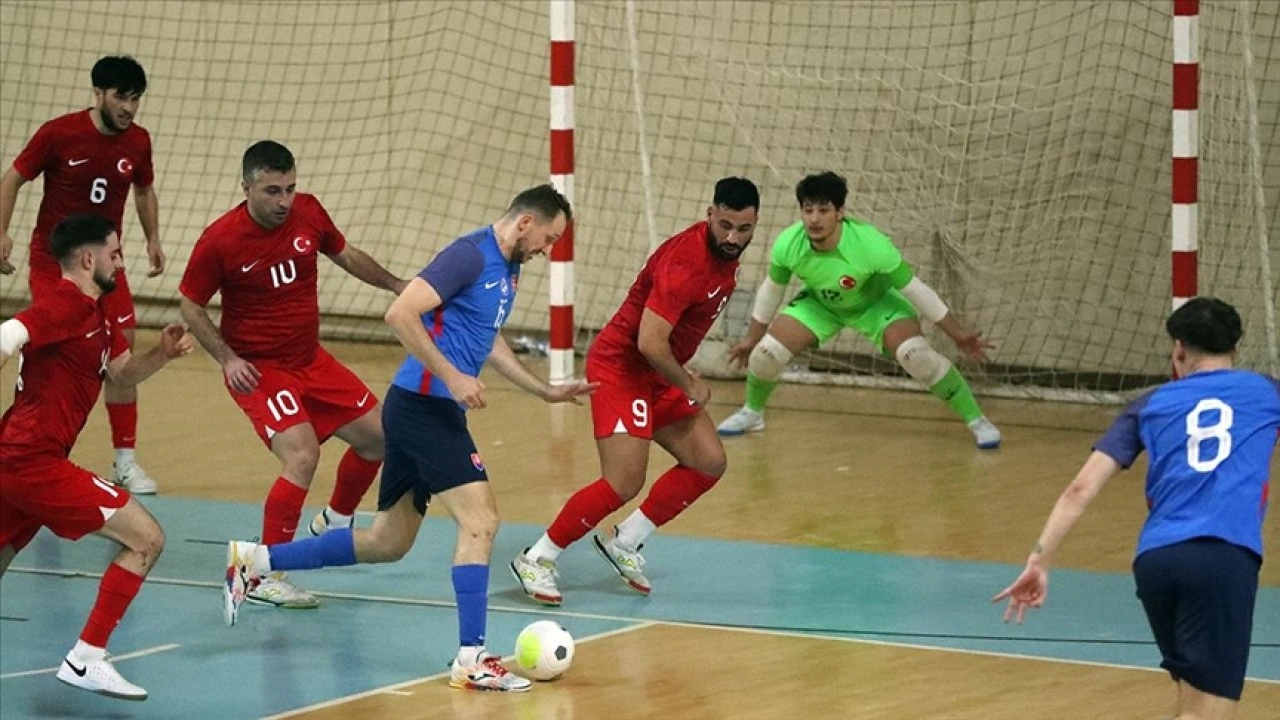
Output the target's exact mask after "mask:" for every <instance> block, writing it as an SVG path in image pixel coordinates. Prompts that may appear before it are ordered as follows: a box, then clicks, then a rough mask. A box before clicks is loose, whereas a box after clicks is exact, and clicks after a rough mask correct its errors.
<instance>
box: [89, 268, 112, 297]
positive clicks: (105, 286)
mask: <svg viewBox="0 0 1280 720" xmlns="http://www.w3.org/2000/svg"><path fill="white" fill-rule="evenodd" d="M93 284H95V285H97V286H98V289H99V290H101V291H102V294H103V295H105V294H107V293H109V292H111V291H112V290H115V289H116V274H115V271H114V270H113V271H112V272H111V274H110V275H107V276H106V277H102V276H101V275H99V274H98V273H97V272H96V271H95V272H94V273H93Z"/></svg>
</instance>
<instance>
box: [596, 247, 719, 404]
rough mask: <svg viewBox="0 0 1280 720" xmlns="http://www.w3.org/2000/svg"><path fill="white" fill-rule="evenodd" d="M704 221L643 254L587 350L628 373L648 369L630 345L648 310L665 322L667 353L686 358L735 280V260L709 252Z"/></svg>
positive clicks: (705, 334) (696, 344) (662, 380)
mask: <svg viewBox="0 0 1280 720" xmlns="http://www.w3.org/2000/svg"><path fill="white" fill-rule="evenodd" d="M710 232H711V228H710V226H708V225H707V223H706V222H705V221H704V222H700V223H697V224H695V225H693V226H691V227H688V228H686V229H685V230H683V231H681V232H680V233H679V234H676V235H673V236H672V237H670V238H669V239H667V241H666V242H664V243H662V245H660V246H658V249H657V250H655V251H654V253H653V255H652V256H650V257H649V261H648V262H647V263H645V266H644V269H643V270H641V271H640V275H639V276H637V277H636V280H635V282H634V283H633V284H632V285H631V289H630V290H629V291H627V297H626V299H625V300H623V301H622V306H621V307H619V308H618V312H616V313H614V316H613V319H611V320H610V321H609V323H608V324H607V325H605V327H604V329H603V330H601V331H600V334H599V335H598V336H596V339H595V342H594V343H592V345H591V354H592V355H593V356H594V357H595V359H596V360H599V361H604V362H608V363H609V364H610V365H612V366H614V367H615V368H619V369H621V370H622V371H623V372H628V373H646V372H647V373H650V374H652V375H653V376H654V377H655V379H657V380H658V381H659V382H662V383H666V380H665V379H663V378H662V376H661V375H659V374H658V372H657V371H656V370H653V368H652V367H650V365H649V361H648V360H645V358H644V356H643V355H641V354H640V349H639V347H638V346H637V344H636V340H637V337H638V336H639V333H640V318H641V316H643V314H644V311H645V309H649V310H652V311H653V312H655V313H657V314H658V315H660V316H661V317H662V319H664V320H666V321H667V322H669V323H671V325H672V327H671V337H670V342H671V352H672V354H674V355H675V357H676V361H678V362H679V363H680V364H681V365H683V364H685V363H687V362H689V358H691V357H693V354H694V352H696V351H697V349H698V345H699V344H701V343H702V339H703V338H705V337H706V336H707V332H708V331H709V330H711V325H712V323H714V322H715V320H716V317H717V316H719V314H720V311H721V310H723V309H724V306H725V303H727V302H728V301H729V296H730V295H732V294H733V289H734V287H735V286H736V285H737V274H738V261H737V260H721V259H719V258H717V257H716V256H714V255H712V254H711V248H710V247H708V246H707V236H708V234H709V233H710Z"/></svg>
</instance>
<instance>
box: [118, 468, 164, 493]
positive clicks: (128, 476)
mask: <svg viewBox="0 0 1280 720" xmlns="http://www.w3.org/2000/svg"><path fill="white" fill-rule="evenodd" d="M111 469H112V471H113V472H114V473H115V483H116V484H117V485H121V486H123V487H124V488H125V489H126V490H128V491H129V492H131V493H133V494H134V495H155V494H156V490H157V486H156V481H155V480H153V479H151V476H150V475H148V474H147V471H146V470H143V469H142V466H141V465H139V464H138V463H137V462H133V461H130V462H125V463H111Z"/></svg>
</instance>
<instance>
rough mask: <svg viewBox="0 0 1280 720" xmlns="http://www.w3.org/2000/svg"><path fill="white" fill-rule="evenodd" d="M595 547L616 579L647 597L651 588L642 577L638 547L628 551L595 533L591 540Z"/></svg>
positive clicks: (613, 540)
mask: <svg viewBox="0 0 1280 720" xmlns="http://www.w3.org/2000/svg"><path fill="white" fill-rule="evenodd" d="M591 539H592V540H593V541H594V542H593V544H594V545H595V546H596V550H598V551H599V552H600V557H603V558H604V559H605V560H607V561H608V562H609V565H611V566H612V567H613V570H614V572H616V573H618V577H620V578H622V581H623V582H625V583H626V584H627V587H629V588H631V589H632V590H635V591H636V592H638V593H640V594H641V595H648V594H649V591H650V590H652V589H653V586H652V585H650V584H649V578H647V577H645V576H644V570H643V568H644V556H642V555H641V554H640V547H644V546H643V545H642V546H640V547H638V548H635V549H634V550H629V549H627V548H625V547H622V546H621V545H619V544H618V540H617V538H614V539H612V540H605V539H604V538H602V537H600V534H599V533H596V534H595V535H593V536H592V538H591Z"/></svg>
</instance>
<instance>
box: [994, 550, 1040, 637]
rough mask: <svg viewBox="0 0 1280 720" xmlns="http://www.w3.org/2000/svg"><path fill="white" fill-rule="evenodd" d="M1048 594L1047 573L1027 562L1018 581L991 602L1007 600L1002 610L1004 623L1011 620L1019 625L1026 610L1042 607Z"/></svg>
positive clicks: (1038, 565)
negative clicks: (1007, 602) (1007, 603)
mask: <svg viewBox="0 0 1280 720" xmlns="http://www.w3.org/2000/svg"><path fill="white" fill-rule="evenodd" d="M1048 593H1049V571H1048V570H1046V569H1045V568H1044V567H1043V566H1041V565H1040V564H1038V563H1035V562H1028V563H1027V566H1026V567H1025V568H1023V570H1022V574H1021V575H1019V576H1018V579H1017V580H1014V581H1013V584H1012V585H1010V586H1009V587H1007V588H1005V589H1004V590H1001V591H1000V593H999V594H997V595H996V596H995V597H993V598H991V602H993V603H996V602H1000V601H1001V600H1004V599H1005V598H1008V599H1009V605H1008V607H1006V608H1005V610H1004V621H1005V622H1009V621H1010V620H1013V621H1015V622H1017V623H1018V624H1019V625H1021V624H1022V618H1023V616H1024V615H1025V614H1026V612H1027V608H1038V607H1041V606H1043V605H1044V599H1045V596H1046V595H1048Z"/></svg>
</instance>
